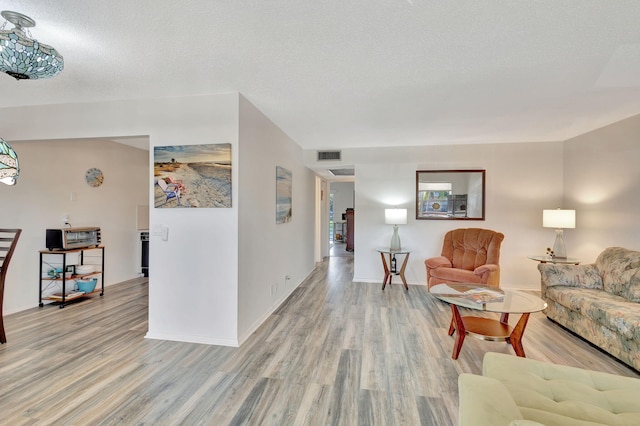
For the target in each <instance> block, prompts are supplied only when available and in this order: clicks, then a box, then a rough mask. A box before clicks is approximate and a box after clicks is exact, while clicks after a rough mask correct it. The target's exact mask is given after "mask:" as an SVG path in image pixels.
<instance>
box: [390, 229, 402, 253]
mask: <svg viewBox="0 0 640 426" xmlns="http://www.w3.org/2000/svg"><path fill="white" fill-rule="evenodd" d="M389 249H390V250H392V251H400V250H402V248H401V247H400V235H398V225H393V236H392V237H391V245H390V246H389Z"/></svg>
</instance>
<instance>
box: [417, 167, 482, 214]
mask: <svg viewBox="0 0 640 426" xmlns="http://www.w3.org/2000/svg"><path fill="white" fill-rule="evenodd" d="M428 173H434V174H435V173H478V174H480V175H481V177H482V216H480V217H460V216H450V215H446V214H442V215H428V216H427V215H424V214H421V212H420V202H419V195H420V182H421V181H420V175H421V174H428ZM485 178H486V171H485V170H483V169H477V170H417V171H416V195H415V196H416V198H415V202H416V220H485V204H486V201H485V200H486V194H485V188H486V183H485ZM422 182H424V181H422Z"/></svg>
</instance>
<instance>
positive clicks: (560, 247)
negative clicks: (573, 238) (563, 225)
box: [553, 229, 567, 259]
mask: <svg viewBox="0 0 640 426" xmlns="http://www.w3.org/2000/svg"><path fill="white" fill-rule="evenodd" d="M553 257H555V258H557V259H566V258H567V249H566V248H565V246H564V237H563V235H562V229H556V241H555V242H554V243H553Z"/></svg>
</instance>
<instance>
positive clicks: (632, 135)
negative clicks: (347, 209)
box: [563, 115, 640, 263]
mask: <svg viewBox="0 0 640 426" xmlns="http://www.w3.org/2000/svg"><path fill="white" fill-rule="evenodd" d="M639 139H640V115H636V116H634V117H631V118H628V119H626V120H622V121H619V122H617V123H614V124H611V125H609V126H605V127H602V128H600V129H597V130H594V131H591V132H589V133H586V134H583V135H580V136H577V137H575V138H572V139H569V140H567V141H565V142H564V166H563V169H564V194H565V195H564V198H565V200H564V207H565V208H571V209H575V210H576V228H575V229H566V230H564V237H565V243H566V246H567V253H568V255H569V256H571V257H578V258H580V259H583V263H593V262H594V261H595V259H596V258H597V256H598V255H599V254H600V253H601V252H602V251H603V250H604V249H605V248H607V247H614V246H615V247H625V248H629V249H632V250H640V222H638V211H640V196H638V188H640V167H638V164H640V143H639V142H638V140H639Z"/></svg>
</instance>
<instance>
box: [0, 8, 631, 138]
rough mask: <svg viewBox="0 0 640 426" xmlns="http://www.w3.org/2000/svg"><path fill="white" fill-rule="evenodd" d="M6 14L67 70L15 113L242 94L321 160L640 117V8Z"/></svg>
mask: <svg viewBox="0 0 640 426" xmlns="http://www.w3.org/2000/svg"><path fill="white" fill-rule="evenodd" d="M0 8H1V9H2V10H14V11H17V12H21V13H24V14H26V15H28V16H30V17H32V18H33V19H35V20H36V22H37V26H36V27H35V28H33V29H32V30H31V33H32V35H33V37H34V38H36V39H38V40H39V41H41V42H42V43H45V44H49V45H52V46H54V47H55V48H56V49H57V50H58V51H59V52H60V53H61V54H62V55H63V56H64V59H65V70H64V71H63V72H62V74H60V75H59V76H57V77H55V78H52V79H49V80H40V81H20V82H16V81H15V80H13V79H12V78H11V77H9V76H6V75H0V93H1V94H2V96H1V97H0V108H1V107H13V106H20V105H36V104H54V103H68V102H89V101H103V100H114V99H129V98H149V97H152V98H159V97H173V96H184V95H198V94H215V93H223V92H230V91H238V92H240V93H242V94H243V95H244V96H246V97H247V98H248V99H249V100H250V101H251V102H252V103H253V104H255V105H256V106H257V107H258V108H259V109H261V110H262V111H263V112H264V113H265V114H266V115H267V116H268V117H269V118H271V119H272V120H273V121H274V122H275V123H276V124H277V125H279V126H280V127H281V128H282V129H283V130H284V131H285V132H286V133H287V134H288V135H289V136H291V137H292V138H293V139H294V140H295V141H296V142H298V143H299V144H300V145H301V146H302V147H303V148H308V149H319V148H320V149H334V148H348V147H374V146H387V145H424V144H447V143H486V142H519V141H555V140H565V139H567V138H570V137H572V136H576V135H578V134H581V133H584V132H587V131H589V130H592V129H595V128H598V127H601V126H603V125H606V124H609V123H612V122H615V121H618V120H620V119H623V118H626V117H629V116H632V115H635V114H638V113H640V1H637V0H628V1H625V0H615V1H612V0H598V1H594V0H563V1H557V0H540V1H529V0H521V1H516V0H512V1H507V0H503V1H497V0H493V1H489V0H485V1H482V0H473V1H472V0H467V1H444V0H441V1H437V0H366V1H365V0H351V1H350V0H288V1H286V0H265V1H260V0H252V1H242V0H180V1H176V0H135V1H131V0H129V1H124V0H110V1H105V0H60V1H43V0H37V1H36V0H32V1H19V0H3V1H2V4H1V5H0ZM7 27H8V28H10V27H11V26H10V24H9V25H8V26H7ZM0 131H1V129H0Z"/></svg>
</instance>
